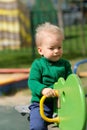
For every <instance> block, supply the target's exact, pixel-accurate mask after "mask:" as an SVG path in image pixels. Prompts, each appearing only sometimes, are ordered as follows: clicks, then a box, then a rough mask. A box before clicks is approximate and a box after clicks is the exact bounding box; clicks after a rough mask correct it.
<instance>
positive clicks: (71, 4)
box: [0, 0, 87, 130]
mask: <svg viewBox="0 0 87 130" xmlns="http://www.w3.org/2000/svg"><path fill="white" fill-rule="evenodd" d="M44 22H51V23H53V24H55V25H58V26H60V27H61V29H62V30H63V32H64V36H65V39H64V42H63V48H64V54H63V57H64V58H67V59H68V60H70V62H71V65H72V70H73V68H74V65H75V64H76V62H78V61H80V60H82V59H87V0H0V79H1V80H0V100H1V99H2V100H1V101H2V102H4V101H5V100H4V99H5V97H8V96H9V94H10V95H15V93H16V92H18V91H19V90H20V89H19V87H20V86H22V91H23V89H25V88H26V90H24V91H23V92H24V94H23V96H26V95H29V96H30V91H29V89H28V86H27V78H28V74H29V68H30V67H31V64H32V62H33V60H34V59H35V58H38V57H39V55H38V53H37V49H36V46H35V39H34V35H35V29H36V27H37V26H38V25H39V24H42V23H44ZM13 68H19V69H20V68H23V69H27V71H23V72H24V73H27V78H24V79H22V80H21V81H22V82H19V81H17V82H16V81H14V82H11V83H10V81H11V80H10V81H9V82H7V81H5V80H6V79H7V78H9V77H10V79H11V78H12V75H10V76H8V75H7V76H6V77H4V81H3V79H2V78H1V77H2V75H3V72H4V74H5V73H7V72H5V71H4V70H3V69H13ZM2 70H3V71H2ZM79 71H85V72H86V71H87V63H85V64H84V65H82V66H81V67H80V68H79ZM17 72H18V73H20V71H17ZM21 72H22V71H21ZM8 73H10V74H12V73H13V72H12V71H10V72H8ZM4 76H5V75H4ZM18 77H20V75H19V76H17V74H16V78H18ZM2 81H3V82H2ZM81 81H82V85H83V87H84V88H85V89H84V90H85V92H87V90H86V89H87V88H86V86H87V77H85V78H81ZM4 82H7V84H6V83H4ZM3 88H4V89H3ZM2 91H3V92H6V93H3V92H2ZM20 91H21V90H20ZM20 96H21V95H20ZM11 98H12V97H11ZM16 98H17V100H18V99H19V97H16ZM23 98H24V97H23ZM17 100H14V102H15V103H13V104H12V102H11V100H10V99H9V100H8V102H9V103H8V104H7V106H5V107H4V106H3V105H2V104H3V103H2V104H0V128H2V129H3V130H15V129H16V130H20V129H22V130H25V129H28V122H27V121H26V120H25V118H26V117H25V118H21V115H20V114H19V113H17V112H16V111H15V110H14V107H8V106H11V104H12V106H14V105H15V104H16V103H17ZM6 101H7V100H6ZM20 102H22V101H20V100H19V104H20ZM24 102H25V101H24ZM9 104H10V105H9ZM25 104H26V102H25ZM16 105H17V104H16ZM17 119H18V121H17ZM19 120H20V121H19ZM11 121H12V122H15V124H12V123H10V122H11ZM18 122H19V123H18ZM7 126H8V128H7ZM16 126H17V127H16Z"/></svg>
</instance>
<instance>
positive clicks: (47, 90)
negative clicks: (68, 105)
mask: <svg viewBox="0 0 87 130" xmlns="http://www.w3.org/2000/svg"><path fill="white" fill-rule="evenodd" d="M42 95H45V96H47V97H55V96H56V92H55V90H54V89H52V88H44V89H43V90H42Z"/></svg>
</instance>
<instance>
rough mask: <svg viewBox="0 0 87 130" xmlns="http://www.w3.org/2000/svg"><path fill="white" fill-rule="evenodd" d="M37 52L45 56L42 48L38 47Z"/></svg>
mask: <svg viewBox="0 0 87 130" xmlns="http://www.w3.org/2000/svg"><path fill="white" fill-rule="evenodd" d="M37 50H38V53H39V54H40V55H43V53H42V48H41V47H38V48H37Z"/></svg>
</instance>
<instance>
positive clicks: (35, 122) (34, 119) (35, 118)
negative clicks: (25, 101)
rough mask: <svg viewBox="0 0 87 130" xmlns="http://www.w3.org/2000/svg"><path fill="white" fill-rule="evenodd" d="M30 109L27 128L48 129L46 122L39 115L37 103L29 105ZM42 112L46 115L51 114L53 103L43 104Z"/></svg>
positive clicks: (32, 129) (34, 129) (50, 115)
mask: <svg viewBox="0 0 87 130" xmlns="http://www.w3.org/2000/svg"><path fill="white" fill-rule="evenodd" d="M29 109H30V129H29V130H48V128H47V126H48V124H49V123H48V122H46V121H44V120H43V119H42V118H41V116H40V111H39V103H37V102H34V103H32V104H31V105H30V106H29ZM44 113H45V115H46V116H47V117H50V118H51V117H52V115H53V104H52V103H49V104H45V105H44Z"/></svg>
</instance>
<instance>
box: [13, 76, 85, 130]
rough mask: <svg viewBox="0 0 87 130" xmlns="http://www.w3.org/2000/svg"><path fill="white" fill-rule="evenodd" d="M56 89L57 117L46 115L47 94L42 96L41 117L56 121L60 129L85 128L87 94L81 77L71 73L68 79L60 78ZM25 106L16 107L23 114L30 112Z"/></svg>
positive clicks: (55, 111)
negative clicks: (86, 94) (86, 100)
mask: <svg viewBox="0 0 87 130" xmlns="http://www.w3.org/2000/svg"><path fill="white" fill-rule="evenodd" d="M54 89H55V91H56V93H57V97H55V98H54V115H56V116H57V117H54V118H48V117H46V116H45V114H44V107H43V105H44V101H45V99H46V98H47V97H46V96H42V98H41V100H40V114H41V117H42V118H43V119H44V120H46V121H48V122H51V123H55V124H56V125H57V128H59V129H60V130H85V129H86V128H85V127H86V126H85V124H86V103H85V94H84V92H83V89H82V84H81V81H80V79H79V77H78V76H77V75H76V74H71V75H70V76H69V77H68V78H67V80H66V81H65V80H64V79H63V78H60V79H59V80H58V82H56V83H55V84H54ZM25 107H26V106H17V107H15V109H16V110H17V111H18V112H20V113H21V114H23V115H24V114H26V113H28V114H29V109H26V108H25ZM27 108H28V106H27Z"/></svg>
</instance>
